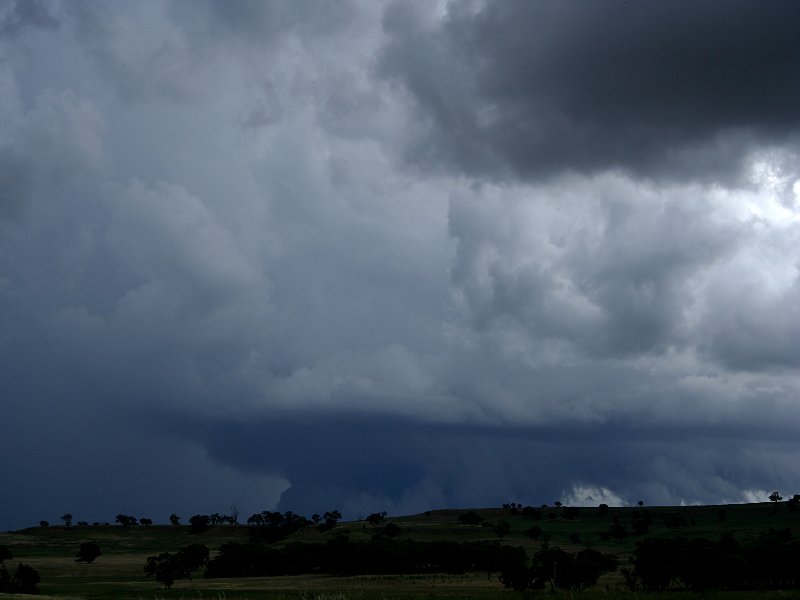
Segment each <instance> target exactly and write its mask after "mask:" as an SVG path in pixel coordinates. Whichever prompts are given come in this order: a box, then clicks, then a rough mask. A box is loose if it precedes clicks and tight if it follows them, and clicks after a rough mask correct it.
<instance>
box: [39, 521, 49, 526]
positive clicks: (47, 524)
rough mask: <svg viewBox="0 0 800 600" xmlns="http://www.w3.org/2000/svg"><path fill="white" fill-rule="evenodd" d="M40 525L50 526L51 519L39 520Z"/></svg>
mask: <svg viewBox="0 0 800 600" xmlns="http://www.w3.org/2000/svg"><path fill="white" fill-rule="evenodd" d="M39 527H50V521H39Z"/></svg>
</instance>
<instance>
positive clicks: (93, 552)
mask: <svg viewBox="0 0 800 600" xmlns="http://www.w3.org/2000/svg"><path fill="white" fill-rule="evenodd" d="M101 554H102V552H100V546H98V545H97V544H95V543H94V542H82V543H81V546H80V549H79V550H78V554H77V558H76V559H75V562H85V563H90V564H91V563H93V562H94V561H95V559H96V558H97V557H98V556H100V555H101Z"/></svg>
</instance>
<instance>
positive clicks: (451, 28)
mask: <svg viewBox="0 0 800 600" xmlns="http://www.w3.org/2000/svg"><path fill="white" fill-rule="evenodd" d="M798 25H800V4H798V3H795V2H783V1H778V0H758V1H756V0H750V1H742V0H707V1H704V2H689V1H682V0H681V1H678V2H674V1H671V0H670V1H666V0H654V1H652V2H625V1H622V0H609V1H606V2H602V3H599V2H597V3H595V2H583V1H578V0H563V1H560V2H544V1H533V2H531V1H522V0H507V1H503V2H483V1H480V0H464V1H459V2H456V1H453V2H444V1H438V2H434V1H430V0H419V1H393V0H386V1H384V0H363V1H355V0H335V1H333V0H331V1H327V0H313V1H312V0H266V1H256V0H233V1H224V2H223V1H222V0H219V1H212V0H191V1H190V0H174V1H159V2H144V1H141V2H92V1H82V0H71V1H59V0H16V1H15V0H0V441H2V452H3V460H2V466H1V467H0V490H2V492H1V493H0V529H11V528H20V527H26V526H30V525H34V524H36V523H38V521H39V520H48V521H50V522H53V523H58V522H59V517H60V516H61V515H62V514H64V513H66V512H69V513H71V514H73V515H74V518H75V520H86V521H89V522H94V521H113V520H114V517H115V515H116V514H119V513H124V514H130V515H134V516H137V517H141V516H146V517H149V518H151V519H153V520H154V521H155V522H159V523H163V522H167V520H168V517H169V515H170V514H171V513H173V512H175V513H177V514H179V515H181V516H182V517H183V518H184V519H188V517H189V516H191V515H192V514H198V513H205V514H209V513H213V512H220V513H227V512H228V511H229V510H230V507H231V506H234V505H235V506H236V507H238V509H239V510H240V511H241V513H242V515H243V516H244V517H246V516H248V515H249V514H252V513H254V512H260V511H262V510H282V511H285V510H293V511H295V512H298V513H301V514H305V515H310V514H311V513H314V512H317V513H322V512H324V511H326V510H331V509H339V510H341V511H342V512H343V513H344V514H345V516H346V517H348V518H358V517H359V516H362V515H366V514H369V513H370V512H373V511H382V510H386V511H387V512H389V514H390V515H392V514H393V515H399V514H410V513H415V512H421V511H424V510H428V509H435V508H443V507H484V506H499V505H500V504H502V503H506V502H520V503H523V504H533V505H539V504H542V503H548V504H551V503H553V502H554V501H556V500H560V501H562V502H564V503H568V504H573V505H597V504H599V503H600V502H606V503H609V504H616V505H624V504H631V503H636V502H637V501H639V500H642V501H644V502H645V503H646V504H649V505H657V504H693V503H725V502H746V501H765V500H766V496H767V494H768V493H769V492H771V491H772V490H779V491H780V492H781V493H782V494H783V495H784V496H786V495H787V494H788V495H791V494H793V493H798V492H800V462H798V460H797V455H798V451H800V438H798V436H797V431H798V426H800V279H799V278H798V268H800V161H798V153H799V152H800V111H798V109H797V107H798V106H800V42H798V38H797V29H798Z"/></svg>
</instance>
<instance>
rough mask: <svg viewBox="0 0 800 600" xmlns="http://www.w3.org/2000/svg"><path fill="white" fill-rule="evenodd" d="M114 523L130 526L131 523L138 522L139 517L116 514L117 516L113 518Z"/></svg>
mask: <svg viewBox="0 0 800 600" xmlns="http://www.w3.org/2000/svg"><path fill="white" fill-rule="evenodd" d="M114 522H115V523H119V524H120V525H122V526H123V527H130V526H131V525H136V524H138V523H139V519H137V518H136V517H132V516H130V515H123V514H118V515H117V517H116V518H115V519H114Z"/></svg>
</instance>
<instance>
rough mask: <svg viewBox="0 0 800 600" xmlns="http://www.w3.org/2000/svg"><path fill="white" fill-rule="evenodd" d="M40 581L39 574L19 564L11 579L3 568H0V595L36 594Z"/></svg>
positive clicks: (31, 568)
mask: <svg viewBox="0 0 800 600" xmlns="http://www.w3.org/2000/svg"><path fill="white" fill-rule="evenodd" d="M40 581H41V577H39V573H38V572H37V571H36V569H34V568H33V567H30V566H28V565H24V564H22V563H20V564H19V565H18V566H17V570H16V572H15V573H14V576H13V577H12V576H11V575H10V574H9V573H8V571H6V568H5V567H0V593H8V594H38V593H39V589H38V588H37V587H36V586H37V585H38V584H39V582H40Z"/></svg>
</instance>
